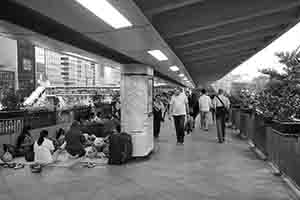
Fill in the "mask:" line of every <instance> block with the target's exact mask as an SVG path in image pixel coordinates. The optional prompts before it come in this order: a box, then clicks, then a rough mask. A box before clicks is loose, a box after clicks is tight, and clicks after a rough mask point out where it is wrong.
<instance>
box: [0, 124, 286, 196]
mask: <svg viewBox="0 0 300 200" xmlns="http://www.w3.org/2000/svg"><path fill="white" fill-rule="evenodd" d="M215 135H216V133H215V128H211V130H210V131H209V132H202V131H195V132H194V133H192V135H189V136H187V137H186V143H185V145H184V146H176V145H175V135H174V131H173V128H172V125H171V124H170V123H168V122H167V123H166V124H164V125H163V130H162V133H161V139H160V141H159V142H158V143H157V148H156V151H157V152H156V153H155V154H153V155H152V157H151V159H150V160H147V161H139V162H135V163H131V164H128V165H125V166H105V167H98V168H93V169H87V168H79V167H78V168H74V169H66V168H48V169H45V170H44V171H43V172H42V173H41V174H31V173H30V171H29V169H28V168H26V169H24V170H23V169H22V170H17V171H14V170H9V169H0V200H8V199H9V200H11V199H12V200H48V199H49V200H50V199H51V200H94V199H95V200H117V199H119V200H135V199H136V200H148V199H149V200H158V199H162V200H192V199H193V200H212V199H220V200H221V199H222V200H235V199H237V200H250V199H251V200H288V199H291V197H290V196H291V193H290V192H289V190H288V189H287V187H286V185H285V184H284V183H283V182H282V180H281V179H280V178H278V177H274V176H272V174H271V173H270V171H269V168H268V166H267V165H266V163H264V162H262V161H259V160H258V159H256V157H255V155H254V154H253V153H252V152H251V151H250V150H249V149H248V147H247V145H246V144H245V143H243V142H242V141H239V140H238V139H234V138H230V140H229V142H228V143H226V144H217V143H216V139H215Z"/></svg>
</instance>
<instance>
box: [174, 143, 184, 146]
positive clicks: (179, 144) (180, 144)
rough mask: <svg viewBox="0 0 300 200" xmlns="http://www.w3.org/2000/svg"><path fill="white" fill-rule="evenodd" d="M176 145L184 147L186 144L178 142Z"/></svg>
mask: <svg viewBox="0 0 300 200" xmlns="http://www.w3.org/2000/svg"><path fill="white" fill-rule="evenodd" d="M176 145H178V146H182V145H184V143H183V142H177V143H176Z"/></svg>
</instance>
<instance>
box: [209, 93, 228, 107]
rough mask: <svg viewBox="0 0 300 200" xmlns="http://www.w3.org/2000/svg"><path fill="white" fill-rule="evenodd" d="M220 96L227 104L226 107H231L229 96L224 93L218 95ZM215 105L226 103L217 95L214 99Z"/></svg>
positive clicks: (219, 105)
mask: <svg viewBox="0 0 300 200" xmlns="http://www.w3.org/2000/svg"><path fill="white" fill-rule="evenodd" d="M218 97H219V98H220V99H221V100H222V102H223V103H224V104H225V107H226V108H229V107H230V101H229V99H228V98H227V97H225V96H224V95H218ZM213 104H214V107H215V108H216V107H223V106H224V105H223V104H222V103H221V101H220V100H219V99H218V98H217V96H216V97H215V98H214V100H213Z"/></svg>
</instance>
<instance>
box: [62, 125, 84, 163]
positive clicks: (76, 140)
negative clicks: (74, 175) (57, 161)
mask: <svg viewBox="0 0 300 200" xmlns="http://www.w3.org/2000/svg"><path fill="white" fill-rule="evenodd" d="M65 138H66V141H65V149H66V151H67V152H68V153H69V154H70V155H71V156H74V157H83V156H84V155H85V153H86V152H85V149H84V145H83V144H84V140H85V138H84V136H83V135H82V133H81V131H80V124H79V123H78V122H77V121H74V122H73V123H72V125H71V127H70V130H69V131H68V133H67V134H66V137H65Z"/></svg>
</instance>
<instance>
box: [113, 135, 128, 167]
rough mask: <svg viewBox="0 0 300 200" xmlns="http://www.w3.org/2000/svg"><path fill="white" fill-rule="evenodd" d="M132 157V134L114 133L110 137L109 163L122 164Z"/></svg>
mask: <svg viewBox="0 0 300 200" xmlns="http://www.w3.org/2000/svg"><path fill="white" fill-rule="evenodd" d="M131 158H132V140H131V135H129V134H127V133H116V134H112V135H111V136H110V138H109V159H108V164H111V165H121V164H124V163H127V162H128V161H129V160H130V159H131Z"/></svg>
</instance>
